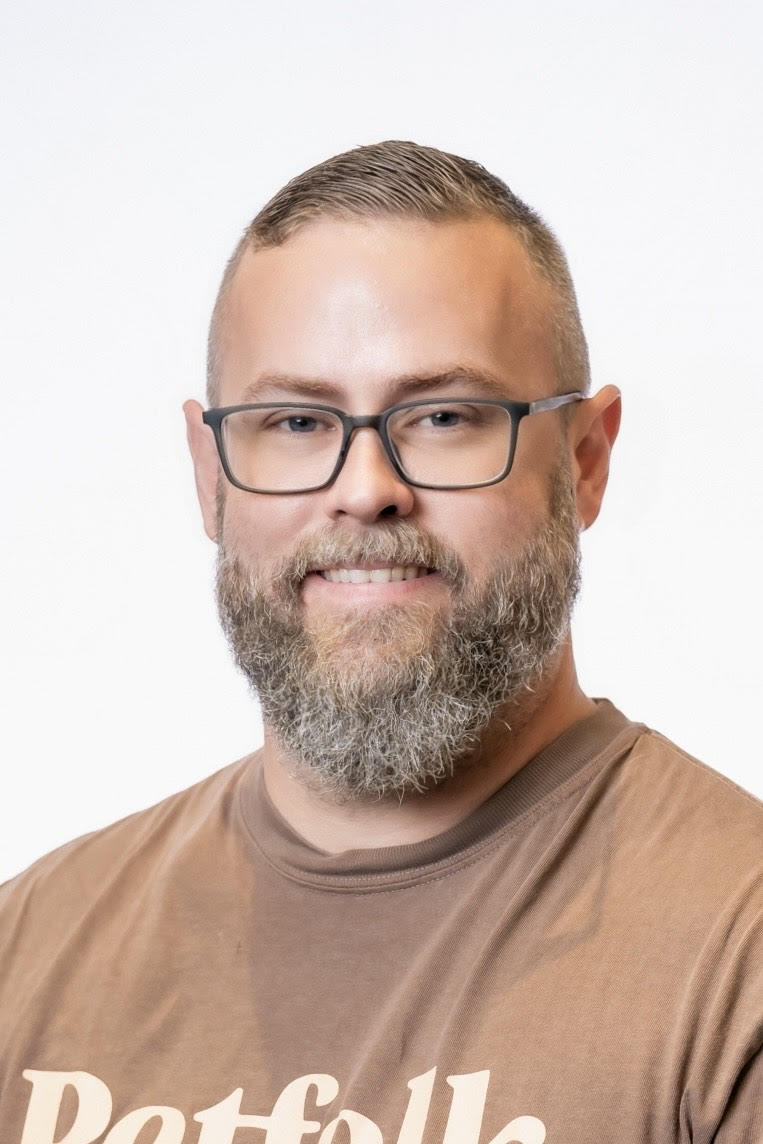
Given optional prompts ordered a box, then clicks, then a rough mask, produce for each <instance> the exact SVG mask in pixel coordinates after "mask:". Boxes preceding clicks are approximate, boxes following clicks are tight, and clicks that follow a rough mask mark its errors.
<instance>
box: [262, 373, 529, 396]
mask: <svg viewBox="0 0 763 1144" xmlns="http://www.w3.org/2000/svg"><path fill="white" fill-rule="evenodd" d="M454 385H456V386H458V385H460V386H463V387H465V388H466V389H468V390H471V391H479V392H480V393H481V394H482V395H483V396H485V397H497V398H502V399H504V400H508V399H509V394H508V393H507V392H506V388H507V387H506V384H505V382H502V381H501V380H500V378H498V377H497V376H496V375H495V374H492V373H490V372H489V371H487V370H482V369H474V368H473V367H471V366H454V367H452V368H450V369H446V370H438V371H437V372H435V373H427V374H402V375H401V376H399V377H394V378H390V379H389V380H388V381H387V382H386V383H385V385H384V389H383V392H384V395H385V396H384V400H385V401H389V400H390V399H393V398H394V399H395V400H397V401H400V400H404V399H405V397H407V396H410V395H411V394H412V393H423V392H426V391H427V390H430V389H444V388H445V387H447V386H454ZM285 392H286V393H288V394H289V396H293V397H301V396H305V397H311V398H314V399H317V400H323V401H326V400H329V401H334V402H335V401H341V399H342V398H343V397H344V395H345V390H344V389H343V388H342V387H341V386H339V385H337V384H336V383H334V382H331V381H324V380H322V379H320V378H311V377H298V376H295V375H292V374H285V373H275V374H267V375H265V376H263V377H260V378H258V379H257V380H256V381H254V382H252V383H251V384H250V385H248V386H247V387H246V388H245V389H244V391H243V393H242V394H241V397H240V401H241V403H242V404H246V403H248V402H250V401H262V400H268V398H271V399H272V398H273V397H274V396H280V395H282V394H284V393H285ZM284 400H289V398H288V397H285V398H284Z"/></svg>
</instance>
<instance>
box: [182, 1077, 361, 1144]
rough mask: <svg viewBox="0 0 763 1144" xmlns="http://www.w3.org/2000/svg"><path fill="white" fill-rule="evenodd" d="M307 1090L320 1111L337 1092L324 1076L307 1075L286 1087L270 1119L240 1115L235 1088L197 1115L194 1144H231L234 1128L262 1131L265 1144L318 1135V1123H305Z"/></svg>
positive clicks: (293, 1142)
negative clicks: (197, 1123)
mask: <svg viewBox="0 0 763 1144" xmlns="http://www.w3.org/2000/svg"><path fill="white" fill-rule="evenodd" d="M311 1088H315V1090H316V1095H315V1103H316V1104H317V1105H318V1106H319V1107H320V1106H323V1105H325V1104H331V1101H332V1100H334V1098H335V1097H336V1094H337V1093H338V1092H339V1085H338V1083H337V1081H336V1080H335V1078H334V1077H333V1076H329V1074H328V1073H308V1074H307V1075H306V1076H300V1077H297V1079H296V1080H293V1081H292V1082H291V1083H290V1084H287V1085H286V1088H285V1089H284V1090H283V1092H282V1093H281V1095H280V1096H279V1097H278V1100H277V1101H276V1102H275V1104H274V1105H273V1111H272V1112H271V1114H270V1116H245V1115H242V1114H241V1111H240V1110H241V1097H242V1096H243V1091H244V1090H243V1089H241V1088H237V1089H236V1091H235V1092H232V1093H231V1094H230V1096H229V1097H227V1098H226V1099H225V1100H221V1101H220V1103H219V1104H216V1105H215V1106H214V1107H213V1108H207V1109H205V1110H204V1111H203V1112H197V1113H196V1115H195V1116H194V1120H198V1122H199V1124H201V1125H202V1129H201V1132H200V1133H199V1141H198V1144H233V1137H234V1135H235V1133H236V1130H237V1129H238V1128H264V1129H265V1130H266V1136H265V1144H300V1141H301V1140H302V1137H303V1136H304V1135H305V1133H306V1132H318V1131H319V1129H320V1121H318V1120H305V1119H304V1112H305V1102H306V1100H307V1097H308V1094H309V1092H310V1089H311Z"/></svg>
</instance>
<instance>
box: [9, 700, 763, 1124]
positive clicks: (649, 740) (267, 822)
mask: <svg viewBox="0 0 763 1144" xmlns="http://www.w3.org/2000/svg"><path fill="white" fill-rule="evenodd" d="M762 867H763V806H762V805H761V803H760V802H758V800H756V799H755V798H753V796H752V795H749V794H747V793H746V792H744V791H743V790H741V789H740V788H739V787H737V786H735V785H734V784H733V783H732V782H730V781H728V780H727V779H725V778H724V777H722V776H721V775H719V774H717V773H716V772H715V771H713V770H711V769H710V768H708V767H706V766H704V765H703V764H701V763H699V762H697V761H696V760H694V759H692V758H690V757H689V756H688V755H686V754H685V753H684V752H683V751H681V750H679V749H678V748H677V747H676V746H674V745H673V744H672V743H670V742H669V741H667V740H666V739H665V738H663V737H662V736H661V735H659V734H656V733H655V732H653V731H651V730H649V729H648V728H646V727H645V726H643V725H641V724H636V723H633V722H630V721H629V720H628V719H626V718H625V716H624V715H622V714H621V713H620V712H619V711H618V710H617V709H616V708H615V707H613V706H612V704H610V703H609V702H607V701H606V700H599V701H597V709H596V712H595V713H594V714H592V715H591V716H590V717H588V718H586V719H584V720H582V721H581V722H579V723H577V724H575V725H574V726H572V727H570V728H569V729H568V730H567V731H565V733H564V734H562V735H561V736H560V737H559V738H558V739H557V740H556V741H555V742H553V743H552V744H550V745H549V746H548V747H546V748H545V749H544V750H543V751H541V752H540V754H538V755H537V756H536V757H535V758H534V759H533V760H531V761H530V762H529V763H527V764H526V765H525V766H524V767H523V768H522V769H521V770H520V771H519V772H518V773H517V774H516V775H514V777H512V778H511V779H510V780H509V781H508V782H507V783H506V784H505V785H504V786H503V787H502V788H501V789H500V790H499V791H497V792H496V793H495V794H494V795H493V796H492V797H491V798H489V799H488V800H487V801H486V802H484V803H483V805H482V806H480V807H479V808H478V809H477V810H476V811H475V812H474V813H472V814H471V815H470V816H469V817H468V818H466V819H465V820H464V821H463V822H461V823H460V824H459V825H457V826H455V827H453V828H452V829H450V830H447V831H445V832H444V833H442V834H440V835H438V836H437V837H434V838H430V839H427V840H426V841H423V842H418V843H415V844H412V845H402V846H393V847H387V848H383V849H369V850H355V851H350V852H344V853H341V854H338V855H332V854H328V853H326V852H324V851H321V850H319V849H316V848H315V847H314V846H312V845H310V844H309V843H308V842H306V841H305V840H304V839H303V838H301V837H300V836H298V835H297V834H296V833H295V832H294V831H293V830H292V829H291V828H290V827H289V826H288V825H287V823H286V822H285V821H284V820H283V819H282V818H281V816H280V815H279V814H278V812H277V811H276V809H275V807H274V806H273V805H272V803H271V802H270V800H269V798H268V795H267V792H266V789H265V786H264V782H263V778H262V772H261V760H260V755H259V753H255V754H253V755H251V756H248V757H247V758H245V759H242V760H241V761H239V762H237V763H234V764H233V765H231V766H229V767H227V768H225V769H224V770H221V771H219V772H218V773H217V774H215V775H212V776H211V777H210V778H208V779H206V780H204V781H203V782H201V783H199V784H197V785H196V786H193V787H191V788H190V789H189V790H187V791H184V792H183V793H181V794H177V795H174V796H173V797H171V798H169V799H166V800H165V801H164V802H161V803H159V804H158V805H157V806H155V807H153V808H151V809H149V810H146V811H143V812H141V813H139V814H134V815H132V816H130V817H129V818H126V819H124V820H123V821H121V822H118V823H116V824H115V825H113V826H110V827H108V828H107V829H105V830H101V831H98V832H96V833H94V834H91V835H88V836H86V837H84V838H81V839H79V840H78V841H75V842H72V843H70V844H68V845H67V846H65V847H63V848H61V849H59V850H57V851H55V852H54V853H52V854H50V855H48V856H47V857H45V858H43V859H41V860H40V861H39V862H38V863H36V864H35V865H34V866H32V867H31V868H30V869H29V870H28V871H26V872H25V873H24V874H22V875H20V876H19V877H18V878H16V879H15V880H14V881H12V882H10V883H7V884H6V886H5V887H4V888H2V889H0V966H2V977H1V981H0V1022H1V1030H2V1038H1V1040H2V1044H1V1046H0V1125H1V1126H2V1127H1V1131H0V1139H1V1140H2V1144H54V1142H55V1144H94V1142H96V1141H97V1142H98V1144H102V1142H108V1144H299V1142H306V1144H543V1142H544V1141H545V1142H546V1144H607V1142H612V1144H650V1142H653V1144H673V1142H678V1141H680V1142H681V1144H689V1142H691V1144H710V1142H711V1141H712V1142H714V1144H760V1142H761V1141H763V1049H762V1048H761V1042H762V1039H763V971H762V966H763V908H762V907H763V878H762Z"/></svg>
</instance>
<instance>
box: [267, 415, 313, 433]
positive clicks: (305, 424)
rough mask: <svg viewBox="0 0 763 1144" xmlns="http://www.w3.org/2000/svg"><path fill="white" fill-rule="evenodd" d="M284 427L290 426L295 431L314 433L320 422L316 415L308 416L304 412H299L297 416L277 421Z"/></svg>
mask: <svg viewBox="0 0 763 1144" xmlns="http://www.w3.org/2000/svg"><path fill="white" fill-rule="evenodd" d="M277 424H278V425H279V426H280V427H281V428H282V429H286V428H288V429H289V430H290V431H291V432H293V433H312V431H313V430H314V429H315V427H316V425H317V424H318V422H317V421H316V419H315V418H314V417H306V416H305V415H304V414H299V415H298V416H295V417H285V418H284V419H283V420H282V421H279V422H277Z"/></svg>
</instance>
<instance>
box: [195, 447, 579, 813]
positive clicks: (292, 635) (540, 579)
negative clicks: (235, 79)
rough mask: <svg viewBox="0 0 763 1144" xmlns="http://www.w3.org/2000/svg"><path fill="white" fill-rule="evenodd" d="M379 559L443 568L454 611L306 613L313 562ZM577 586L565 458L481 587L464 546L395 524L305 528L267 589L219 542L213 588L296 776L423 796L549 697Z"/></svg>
mask: <svg viewBox="0 0 763 1144" xmlns="http://www.w3.org/2000/svg"><path fill="white" fill-rule="evenodd" d="M219 535H222V530H220V533H219ZM372 560H378V561H385V562H386V561H389V562H391V563H393V564H402V565H406V564H421V565H424V566H426V567H428V568H435V569H437V571H438V572H440V574H441V575H442V576H443V578H444V579H445V581H446V583H447V584H448V585H449V587H450V590H451V594H452V597H453V601H454V602H453V606H452V608H450V609H448V608H447V607H443V606H442V603H441V602H440V605H439V606H436V605H435V606H432V605H429V604H424V603H421V602H416V603H414V604H405V605H389V606H386V605H385V606H380V607H373V608H367V609H366V610H364V611H361V610H360V609H352V610H349V609H348V611H347V612H345V613H343V614H342V615H341V616H336V615H334V616H330V617H329V616H322V617H320V618H319V620H318V621H316V620H312V621H310V623H308V621H307V619H306V617H305V614H304V611H303V609H302V606H301V600H300V585H301V583H302V580H303V578H304V576H305V575H306V573H307V571H308V570H309V569H311V568H316V567H318V568H326V567H332V566H335V565H336V564H338V563H346V562H349V563H351V564H352V563H356V562H357V563H362V562H364V561H372ZM579 585H580V557H579V546H578V522H577V514H576V508H575V501H574V496H573V492H572V487H571V481H570V476H569V472H568V470H567V468H566V467H565V466H559V467H558V468H557V470H556V471H555V472H554V474H553V477H552V481H551V492H550V498H549V515H548V520H547V522H546V524H545V525H544V526H543V528H542V529H541V530H540V531H539V532H538V534H537V535H536V536H535V537H534V538H533V539H532V540H531V541H530V542H529V543H528V544H527V545H526V546H525V547H524V548H523V550H522V551H520V552H518V553H514V554H512V555H511V556H510V557H509V556H504V557H503V559H501V560H499V561H498V563H497V565H496V568H495V570H494V572H493V574H492V575H491V576H490V578H489V579H488V581H487V583H486V584H485V585H484V586H483V587H482V588H480V589H479V590H477V589H476V588H475V587H474V586H472V587H470V586H469V585H468V576H467V573H466V569H465V568H464V566H463V565H462V563H461V561H460V560H459V558H458V557H457V555H456V554H455V553H453V552H452V551H451V550H450V549H448V548H446V547H445V546H443V545H442V544H440V543H439V542H438V541H436V540H434V539H431V538H428V537H426V536H424V535H422V534H421V533H420V532H419V530H418V529H417V527H416V526H415V525H412V524H411V523H410V522H408V521H405V520H400V521H396V522H394V523H393V522H389V523H387V522H384V523H380V524H378V525H374V528H373V530H370V531H369V532H368V533H367V534H366V535H365V536H362V537H358V536H353V535H352V534H350V533H347V532H342V530H341V529H340V528H339V527H336V528H332V529H331V530H330V531H328V532H324V533H322V534H321V535H320V536H316V537H311V538H310V540H309V541H308V542H303V543H302V545H300V546H299V547H298V548H297V549H296V550H295V552H294V553H293V554H292V555H291V556H289V557H288V558H287V559H285V560H283V561H281V563H280V564H279V565H278V566H277V567H276V568H275V569H273V570H272V572H271V575H270V576H269V577H268V581H267V583H265V582H264V580H263V579H262V578H261V577H260V576H259V575H258V574H257V573H256V572H254V571H250V570H247V569H246V568H245V566H244V565H243V564H242V562H241V561H240V559H239V558H238V557H237V556H236V555H234V554H230V553H228V552H227V551H225V549H224V546H223V544H222V543H221V544H220V549H219V553H218V566H217V581H216V594H217V604H218V610H219V614H220V619H221V623H222V626H223V630H224V632H225V634H226V636H227V638H228V642H229V643H230V646H231V650H232V652H233V655H234V658H235V660H236V663H237V664H238V666H239V668H240V669H241V670H242V671H243V673H244V675H245V676H246V677H247V679H248V680H249V683H250V685H251V687H252V689H253V690H254V692H255V693H256V694H257V696H258V697H259V700H260V703H261V706H262V712H263V716H264V719H265V722H266V723H267V725H268V728H269V729H270V730H271V731H272V733H273V734H274V735H275V737H276V739H277V740H278V741H279V743H280V745H281V747H282V749H283V750H284V752H285V753H286V755H287V756H288V758H289V759H290V760H291V763H292V766H293V773H294V775H295V776H296V777H297V778H299V779H300V781H302V782H305V783H307V784H308V785H309V786H310V787H311V788H312V789H314V790H317V791H319V792H321V793H323V794H324V795H327V796H329V797H331V798H333V799H334V800H340V801H347V800H370V799H379V798H384V797H387V796H389V795H396V796H397V797H398V798H400V797H402V796H403V795H404V794H407V793H410V792H414V791H419V792H420V791H424V790H427V789H429V788H431V787H432V786H435V785H437V784H439V783H442V782H443V781H444V780H446V779H448V778H450V777H451V776H452V775H453V774H455V773H456V772H457V771H459V770H463V769H464V768H466V767H468V766H470V765H473V764H474V760H475V756H478V754H479V747H480V744H481V742H482V740H483V738H484V736H485V732H486V730H487V728H488V727H489V726H490V725H491V724H492V723H494V722H495V721H496V720H497V719H500V720H501V722H503V723H504V725H505V727H506V728H507V729H508V730H509V731H512V730H513V731H514V732H516V731H517V730H518V729H519V727H520V726H521V725H523V724H524V723H525V722H526V719H527V718H528V717H529V714H530V713H531V712H532V710H534V709H535V707H536V706H537V704H538V702H539V701H540V699H541V698H542V690H543V688H542V684H543V680H544V676H546V675H547V674H548V670H549V668H550V666H551V665H552V664H553V662H554V661H555V660H556V658H557V653H558V651H559V648H560V645H561V644H562V642H563V641H564V640H565V638H566V636H567V634H568V632H569V621H570V614H571V610H572V606H573V604H574V601H575V598H576V596H577V592H578V589H579ZM508 720H511V722H510V723H509V722H508Z"/></svg>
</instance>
